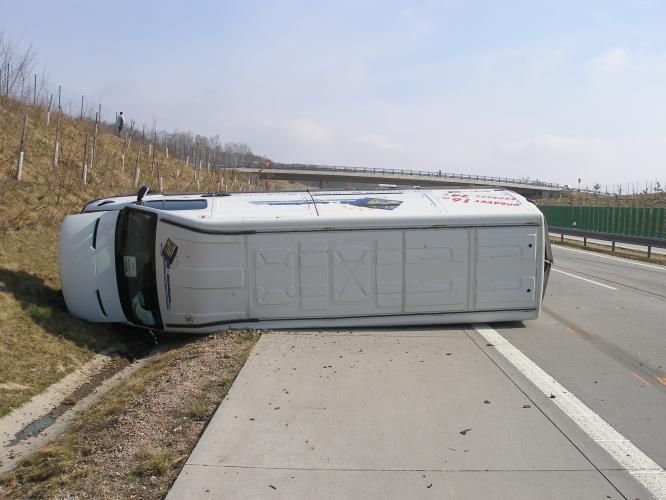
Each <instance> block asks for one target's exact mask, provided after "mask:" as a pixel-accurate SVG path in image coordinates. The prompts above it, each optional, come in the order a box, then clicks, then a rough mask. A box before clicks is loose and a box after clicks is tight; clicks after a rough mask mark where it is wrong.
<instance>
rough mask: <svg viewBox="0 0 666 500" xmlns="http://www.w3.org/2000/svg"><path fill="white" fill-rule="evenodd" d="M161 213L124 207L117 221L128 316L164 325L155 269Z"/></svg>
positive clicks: (122, 288)
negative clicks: (158, 223) (157, 230)
mask: <svg viewBox="0 0 666 500" xmlns="http://www.w3.org/2000/svg"><path fill="white" fill-rule="evenodd" d="M156 227H157V215H155V214H153V213H150V212H144V211H142V210H136V209H133V208H124V209H122V210H121V211H120V213H119V214H118V223H117V224H116V278H117V281H118V295H119V296H120V303H121V305H122V307H123V312H124V313H125V316H126V317H127V319H128V320H129V321H130V322H131V323H134V324H136V325H139V326H144V327H148V328H155V329H159V330H161V329H162V316H161V315H160V308H159V301H158V298H157V281H156V273H155V229H156Z"/></svg>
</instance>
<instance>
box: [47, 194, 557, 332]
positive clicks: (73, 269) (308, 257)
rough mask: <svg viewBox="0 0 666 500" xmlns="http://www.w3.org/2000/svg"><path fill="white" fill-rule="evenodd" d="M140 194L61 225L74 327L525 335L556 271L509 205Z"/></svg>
mask: <svg viewBox="0 0 666 500" xmlns="http://www.w3.org/2000/svg"><path fill="white" fill-rule="evenodd" d="M143 194H144V193H143V192H142V193H141V194H140V196H139V197H138V199H137V198H136V197H115V198H108V199H103V200H96V201H93V202H91V203H89V204H88V205H87V206H86V207H85V208H84V210H83V212H82V213H81V214H78V215H70V216H67V217H66V218H65V220H64V222H63V225H62V230H61V235H60V275H61V281H62V290H63V294H64V297H65V302H66V304H67V307H68V309H69V311H70V312H71V313H72V314H73V315H75V316H78V317H79V318H83V319H85V320H88V321H93V322H119V323H129V324H132V325H136V326H140V327H144V328H149V329H154V330H164V331H174V332H198V333H208V332H212V331H216V330H219V329H223V328H226V327H230V326H236V327H243V328H246V327H262V328H298V327H307V328H312V327H351V326H398V325H423V324H442V323H462V322H479V321H485V322H494V321H516V320H527V319H534V318H537V317H538V316H539V311H540V308H541V301H542V298H543V293H544V290H545V287H546V283H547V279H548V272H549V268H550V264H551V261H552V256H551V253H550V245H549V240H548V234H547V229H546V226H545V222H544V217H543V215H542V214H541V212H540V211H539V210H538V209H537V208H536V207H535V206H534V205H533V204H532V203H530V202H528V201H527V200H525V198H523V197H522V196H520V195H518V194H516V193H513V192H511V191H505V190H494V189H474V190H472V189H469V190H467V189H465V190H461V189H456V190H390V191H354V192H351V191H341V192H265V193H233V194H226V193H215V194H189V195H177V194H171V195H164V194H159V195H148V196H145V197H144V196H143Z"/></svg>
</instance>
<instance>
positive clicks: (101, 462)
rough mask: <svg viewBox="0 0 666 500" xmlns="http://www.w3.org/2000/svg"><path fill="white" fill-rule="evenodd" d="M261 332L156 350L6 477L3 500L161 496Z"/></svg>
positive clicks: (0, 482)
mask: <svg viewBox="0 0 666 500" xmlns="http://www.w3.org/2000/svg"><path fill="white" fill-rule="evenodd" d="M259 336H260V333H259V332H255V331H238V332H231V331H230V332H221V333H218V334H216V335H210V336H206V337H203V338H194V339H190V340H189V341H188V342H186V343H184V344H182V345H180V346H178V347H174V348H171V349H170V350H168V351H166V352H163V353H161V354H158V355H156V356H155V357H154V358H153V359H152V360H151V361H150V362H149V363H147V364H146V366H144V367H143V368H141V369H139V370H137V371H136V372H134V373H133V374H132V375H131V376H130V377H129V378H128V379H127V380H126V381H125V382H124V383H122V384H121V385H120V386H118V387H116V388H115V389H113V390H111V391H110V392H109V393H108V394H107V395H106V396H105V397H104V398H103V399H102V400H101V401H100V402H99V403H98V404H97V405H95V406H93V407H92V408H90V409H89V410H88V411H86V412H84V413H83V414H82V415H81V416H80V417H79V418H78V419H77V420H76V421H75V423H74V424H73V425H72V427H71V428H70V429H69V430H68V431H67V432H66V433H65V434H63V435H62V436H60V437H59V438H56V439H55V440H54V441H53V442H51V443H50V444H49V445H47V446H46V447H45V448H43V449H42V450H40V451H39V452H37V453H36V454H35V455H33V456H32V457H30V458H29V459H28V460H26V461H25V462H24V463H23V464H21V465H20V466H19V467H18V468H17V469H15V470H14V471H12V472H11V473H9V474H7V475H5V476H4V477H2V478H0V498H4V497H7V498H80V499H83V498H96V499H97V498H142V499H143V498H146V499H153V498H163V497H164V496H165V495H166V493H167V492H168V490H169V488H170V486H171V484H172V483H173V481H174V480H175V478H176V476H177V475H178V473H179V471H180V469H181V467H182V465H183V464H184V463H185V461H186V459H187V457H188V456H189V454H190V452H191V450H192V449H193V447H194V445H195V444H196V442H197V440H198V439H199V436H200V435H201V433H202V432H203V430H204V428H205V426H206V424H207V423H208V421H209V419H210V418H211V416H212V414H213V413H214V411H215V409H216V408H217V406H218V405H219V403H220V402H221V401H222V399H223V398H224V396H225V395H226V393H227V391H228V389H229V387H230V386H231V384H232V383H233V381H234V380H235V378H236V375H237V374H238V372H239V371H240V369H241V367H242V365H243V363H244V362H245V360H246V359H247V356H248V355H249V354H250V351H251V349H252V347H253V346H254V345H255V343H256V341H257V340H258V338H259Z"/></svg>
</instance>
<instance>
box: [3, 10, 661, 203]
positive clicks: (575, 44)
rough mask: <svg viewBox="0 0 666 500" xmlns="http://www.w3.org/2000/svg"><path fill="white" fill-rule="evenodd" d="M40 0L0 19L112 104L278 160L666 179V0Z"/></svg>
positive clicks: (43, 62)
mask: <svg viewBox="0 0 666 500" xmlns="http://www.w3.org/2000/svg"><path fill="white" fill-rule="evenodd" d="M38 7H40V3H39V2H35V1H25V2H22V3H21V4H18V3H12V4H7V5H5V6H3V19H2V21H0V33H4V34H5V35H8V36H11V37H14V38H15V39H20V40H21V46H23V47H25V46H27V45H28V44H32V46H33V47H34V49H35V50H36V52H37V54H38V56H37V68H38V70H39V72H40V73H41V72H42V70H43V73H44V74H45V76H46V78H47V80H48V82H49V87H50V88H51V89H53V87H54V86H55V87H56V88H57V86H58V85H62V86H63V89H64V90H65V93H66V94H67V96H68V99H69V100H70V101H72V100H74V103H75V106H76V105H77V104H76V100H75V99H77V98H78V99H79V100H80V95H86V96H87V97H88V99H90V100H91V102H97V101H99V100H101V103H102V105H103V107H104V110H105V113H106V116H105V118H108V116H109V115H110V116H111V119H113V114H112V113H113V112H114V111H124V112H125V115H127V116H128V117H130V118H135V119H136V120H137V123H138V124H145V125H147V126H151V125H152V124H153V123H155V124H156V126H157V128H158V129H163V130H189V131H192V132H193V133H194V134H200V135H205V136H214V135H219V136H220V137H221V140H222V142H244V143H246V144H248V145H249V146H250V148H251V149H252V151H253V152H254V153H255V154H258V155H261V156H266V157H269V158H271V159H272V160H274V161H276V162H281V163H307V164H324V165H348V166H355V167H364V168H396V169H398V168H400V169H408V170H410V169H411V170H425V171H433V172H436V171H438V170H441V171H443V172H452V173H458V174H470V175H486V176H502V177H514V178H527V177H529V178H530V179H533V180H534V179H539V180H541V181H545V182H556V183H560V184H569V185H571V186H572V187H575V188H577V187H578V186H579V182H578V179H581V182H580V187H582V188H584V187H586V186H587V187H589V188H592V187H593V186H594V184H596V183H598V184H600V185H601V190H602V191H603V190H604V186H606V185H608V186H611V185H616V184H622V185H638V186H640V188H641V189H642V187H643V186H644V185H646V183H654V182H655V181H656V180H659V181H660V182H661V184H662V186H663V184H664V181H665V180H666V179H665V176H664V174H663V170H664V169H663V165H664V164H665V163H666V150H665V149H664V146H663V145H662V144H663V142H664V138H666V94H665V93H664V90H663V89H664V88H666V32H665V30H663V26H664V25H666V23H665V21H666V6H665V5H664V2H663V1H661V0H643V1H638V2H619V1H616V2H610V3H609V2H601V1H594V2H588V3H586V4H585V5H578V4H577V3H574V2H571V1H565V2H561V3H558V4H557V5H552V4H546V3H543V4H539V5H533V4H532V3H530V2H526V1H516V2H512V3H511V4H510V5H504V4H503V5H495V4H493V3H490V2H472V3H469V2H465V3H462V2H443V3H437V2H429V1H423V2H388V3H386V2H376V1H370V0H369V1H363V2H342V3H339V4H336V5H335V6H333V5H327V4H316V5H315V4H310V3H307V2H297V1H289V2H268V3H261V4H260V3H258V2H247V3H243V4H242V5H236V4H233V3H231V2H214V1H212V0H210V1H200V2H196V3H194V4H190V5H188V7H187V8H186V9H184V8H183V6H182V5H181V4H178V3H176V2H173V1H172V0H169V1H166V2H161V3H160V4H159V6H151V5H145V4H142V5H134V4H132V3H130V2H127V1H126V0H122V1H119V2H116V3H114V4H113V5H106V6H103V5H95V6H93V7H90V6H88V5H85V4H82V3H80V2H74V1H65V2H62V3H61V4H59V8H58V10H57V12H50V11H49V9H47V8H43V6H42V8H38ZM63 34H65V35H66V36H63ZM77 96H78V97H77ZM78 105H80V104H78Z"/></svg>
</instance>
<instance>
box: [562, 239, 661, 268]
mask: <svg viewBox="0 0 666 500" xmlns="http://www.w3.org/2000/svg"><path fill="white" fill-rule="evenodd" d="M553 248H557V249H561V250H568V251H569V252H578V253H584V254H585V255H589V256H590V257H599V258H600V259H610V260H617V261H620V262H623V263H625V264H633V265H634V266H641V267H649V268H650V269H657V270H659V271H666V267H662V266H654V265H652V264H643V263H642V262H636V261H635V260H631V259H623V258H622V257H612V256H610V255H602V254H600V253H598V252H590V251H586V250H576V249H575V248H568V247H564V246H560V245H555V246H554V247H553Z"/></svg>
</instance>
